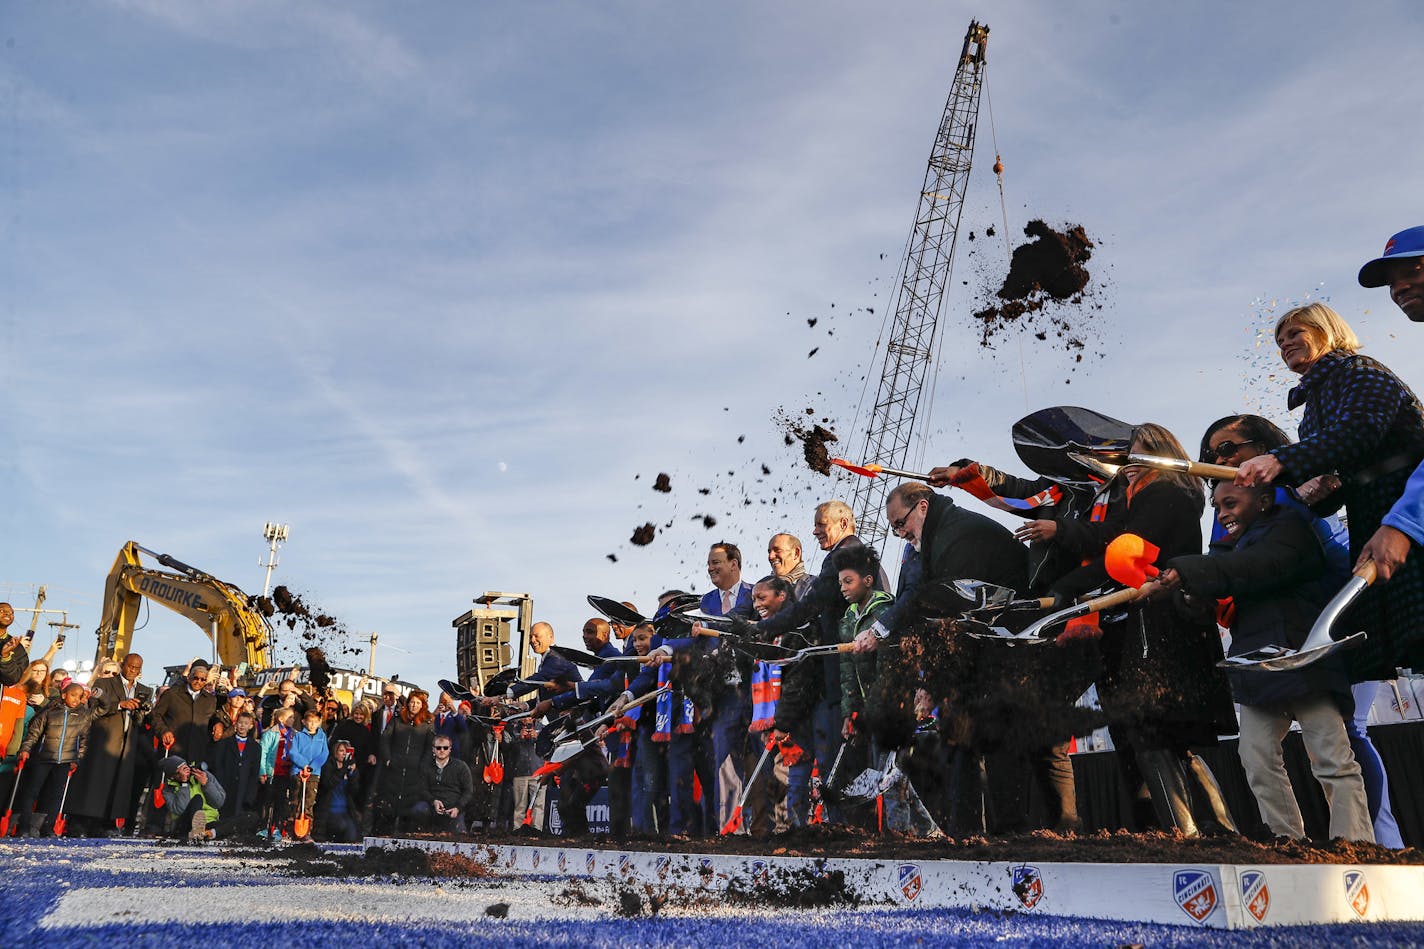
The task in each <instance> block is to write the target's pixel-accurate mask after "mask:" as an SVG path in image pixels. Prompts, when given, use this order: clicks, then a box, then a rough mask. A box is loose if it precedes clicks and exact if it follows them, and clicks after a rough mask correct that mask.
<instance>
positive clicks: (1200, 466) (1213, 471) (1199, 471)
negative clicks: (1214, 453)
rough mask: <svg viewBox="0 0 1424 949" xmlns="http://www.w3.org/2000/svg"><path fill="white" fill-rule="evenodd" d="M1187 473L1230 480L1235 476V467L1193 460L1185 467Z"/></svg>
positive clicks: (1219, 479)
mask: <svg viewBox="0 0 1424 949" xmlns="http://www.w3.org/2000/svg"><path fill="white" fill-rule="evenodd" d="M1187 474H1192V475H1196V476H1197V477H1198V478H1216V479H1217V480H1218V481H1231V480H1234V479H1235V477H1236V469H1235V468H1233V467H1232V466H1231V465H1213V464H1208V463H1207V462H1205V461H1194V462H1192V464H1191V467H1190V468H1188V469H1187Z"/></svg>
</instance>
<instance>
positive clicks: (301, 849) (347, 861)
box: [280, 844, 490, 877]
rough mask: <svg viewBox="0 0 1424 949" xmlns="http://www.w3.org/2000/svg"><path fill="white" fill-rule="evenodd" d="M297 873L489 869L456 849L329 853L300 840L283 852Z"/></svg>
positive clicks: (478, 872)
mask: <svg viewBox="0 0 1424 949" xmlns="http://www.w3.org/2000/svg"><path fill="white" fill-rule="evenodd" d="M280 856H281V857H282V858H284V859H286V860H288V861H290V866H291V870H292V873H293V875H294V876H304V877H384V876H425V877H486V876H489V873H490V871H489V869H488V868H487V867H486V866H485V865H484V864H483V863H481V862H479V861H477V860H471V859H470V858H469V857H466V856H463V855H461V854H457V853H446V852H442V851H426V850H418V849H416V848H414V847H398V848H396V849H393V850H383V849H381V848H380V847H368V848H367V849H366V852H365V853H361V854H345V853H327V852H325V851H323V850H321V849H319V848H318V847H317V846H316V845H315V844H297V845H296V846H293V847H288V848H287V849H285V850H283V851H281V852H280Z"/></svg>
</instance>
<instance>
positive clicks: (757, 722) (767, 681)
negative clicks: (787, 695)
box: [747, 662, 781, 732]
mask: <svg viewBox="0 0 1424 949" xmlns="http://www.w3.org/2000/svg"><path fill="white" fill-rule="evenodd" d="M780 698H781V665H780V664H779V663H778V664H775V665H773V664H772V663H770V662H758V663H757V664H756V665H755V666H753V667H752V724H751V727H750V728H748V729H747V730H748V731H752V732H764V731H766V730H767V729H768V728H771V727H772V726H773V725H774V724H775V723H776V703H777V700H778V699H780Z"/></svg>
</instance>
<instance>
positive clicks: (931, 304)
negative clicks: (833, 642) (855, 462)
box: [852, 21, 989, 553]
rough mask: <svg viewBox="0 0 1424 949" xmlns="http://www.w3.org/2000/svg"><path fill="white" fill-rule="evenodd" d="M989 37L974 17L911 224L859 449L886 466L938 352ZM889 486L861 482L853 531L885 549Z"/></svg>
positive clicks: (897, 459) (905, 435)
mask: <svg viewBox="0 0 1424 949" xmlns="http://www.w3.org/2000/svg"><path fill="white" fill-rule="evenodd" d="M988 39H989V28H988V27H987V26H984V25H983V24H981V23H979V22H977V21H971V22H970V24H969V30H968V32H966V33H965V34H964V46H963V48H962V49H961V50H960V53H959V63H958V65H957V66H956V67H955V72H954V83H953V85H951V87H950V91H949V99H948V100H947V101H946V102H945V106H944V115H943V117H942V118H941V119H940V124H939V131H938V133H937V134H936V135H935V143H934V147H933V149H932V150H931V151H930V159H929V166H928V168H927V169H926V171H925V178H924V183H923V185H921V187H920V200H919V206H918V209H917V210H916V212H915V226H914V230H913V232H912V234H911V236H910V241H909V244H908V245H907V247H906V249H905V257H904V260H903V262H902V264H901V268H900V282H899V287H898V290H897V293H896V297H895V304H894V313H895V315H894V318H893V320H892V321H891V328H890V334H889V338H888V340H887V341H886V345H885V354H884V364H883V366H882V370H881V375H880V383H879V387H878V389H877V392H876V396H875V405H874V407H873V408H872V409H871V411H870V418H869V422H868V424H867V425H866V427H865V433H866V437H865V446H864V448H863V450H862V451H861V452H860V457H861V458H873V459H875V460H876V461H877V462H879V463H882V464H883V465H885V466H886V467H887V468H904V467H905V463H906V462H907V461H908V460H909V457H908V456H909V449H910V439H911V435H912V433H913V429H914V424H915V420H916V416H917V414H918V413H919V409H920V402H921V395H922V393H923V391H924V385H925V377H926V376H927V375H928V373H929V369H930V364H931V362H932V361H933V360H934V356H935V351H936V345H937V342H938V340H937V335H939V334H937V328H938V323H939V312H940V309H941V308H942V307H943V305H944V298H945V289H946V287H947V286H948V285H949V282H950V274H951V271H952V266H953V262H954V244H955V241H956V239H957V238H958V234H959V218H960V214H961V212H963V210H964V193H965V190H966V188H967V187H968V185H969V167H970V163H971V161H972V159H973V157H974V134H975V129H976V127H977V126H978V122H979V95H980V91H981V89H982V86H983V82H984V65H985V61H984V50H985V45H986V44H987V42H988ZM926 414H927V413H926ZM889 491H890V483H889V482H888V481H887V480H885V479H882V478H866V479H864V480H861V481H859V482H857V483H856V486H855V502H854V504H852V508H853V509H854V512H855V522H856V533H857V534H858V535H859V536H860V538H861V539H862V540H863V541H865V543H866V544H867V545H868V546H870V547H874V548H876V549H878V550H880V551H881V552H882V553H883V552H884V547H885V542H886V541H887V540H888V539H889V537H890V531H889V530H888V525H887V524H886V520H885V496H886V494H888V493H889Z"/></svg>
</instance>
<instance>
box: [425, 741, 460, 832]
mask: <svg viewBox="0 0 1424 949" xmlns="http://www.w3.org/2000/svg"><path fill="white" fill-rule="evenodd" d="M432 747H433V748H434V749H435V754H434V757H433V758H432V759H431V760H429V761H426V762H425V764H423V765H421V769H420V774H421V778H422V780H423V781H424V782H425V800H423V801H418V802H416V803H415V805H413V806H412V807H411V816H412V817H414V818H415V819H416V820H418V821H429V822H430V824H431V827H432V829H434V830H435V832H436V833H441V834H448V833H452V832H453V833H457V834H463V833H464V832H465V808H467V807H468V806H469V804H470V799H471V798H472V797H474V796H475V778H474V775H473V774H471V773H470V766H469V765H467V764H465V762H463V761H461V760H460V759H459V758H452V757H450V751H451V748H450V739H449V738H448V737H446V736H443V735H442V736H440V737H438V738H436V739H435V744H434V745H433V746H432Z"/></svg>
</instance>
